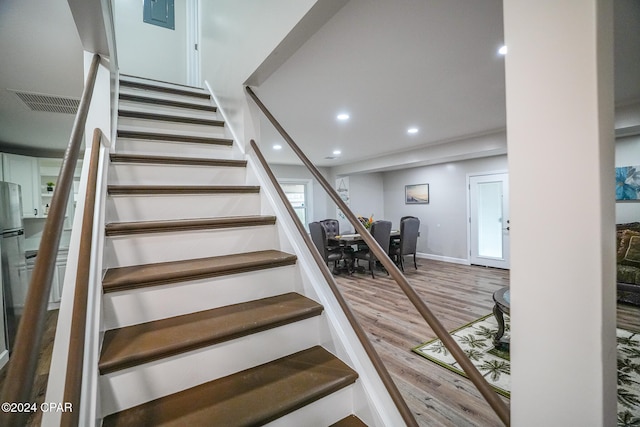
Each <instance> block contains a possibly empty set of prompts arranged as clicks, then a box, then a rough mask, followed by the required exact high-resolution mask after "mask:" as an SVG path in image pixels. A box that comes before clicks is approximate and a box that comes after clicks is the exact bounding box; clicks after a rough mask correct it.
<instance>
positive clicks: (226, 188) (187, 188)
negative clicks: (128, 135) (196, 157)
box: [107, 185, 260, 196]
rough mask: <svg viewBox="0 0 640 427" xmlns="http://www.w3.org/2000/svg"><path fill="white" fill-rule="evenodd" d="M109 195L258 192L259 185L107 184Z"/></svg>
mask: <svg viewBox="0 0 640 427" xmlns="http://www.w3.org/2000/svg"><path fill="white" fill-rule="evenodd" d="M107 192H108V193H109V194H110V195H112V196H113V195H136V194H145V195H153V194H238V193H259V192H260V186H259V185H109V186H107Z"/></svg>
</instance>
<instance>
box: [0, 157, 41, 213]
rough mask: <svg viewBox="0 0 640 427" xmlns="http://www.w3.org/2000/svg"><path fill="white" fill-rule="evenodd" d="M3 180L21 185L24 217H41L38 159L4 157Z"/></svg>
mask: <svg viewBox="0 0 640 427" xmlns="http://www.w3.org/2000/svg"><path fill="white" fill-rule="evenodd" d="M2 169H3V170H2V173H3V180H4V181H7V182H14V183H16V184H19V185H20V190H21V193H22V216H23V217H27V218H29V217H30V218H33V217H41V216H42V215H43V212H42V209H41V208H40V180H39V171H38V159H37V158H35V157H29V156H21V155H18V154H7V153H4V154H3V155H2Z"/></svg>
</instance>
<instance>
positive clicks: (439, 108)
mask: <svg viewBox="0 0 640 427" xmlns="http://www.w3.org/2000/svg"><path fill="white" fill-rule="evenodd" d="M615 5H616V17H617V18H616V21H617V25H616V52H615V53H616V102H617V103H624V102H628V101H632V100H633V101H639V100H640V43H638V40H639V39H638V31H639V30H640V2H639V1H637V0H616V2H615ZM502 44H503V23H502V1H501V0H483V1H468V0H429V1H425V0H394V1H393V2H392V1H375V2H372V1H370V0H350V1H349V2H348V3H347V4H346V5H345V6H344V7H343V8H342V9H341V10H339V11H338V12H337V13H336V15H335V16H334V17H333V18H332V19H331V20H330V21H329V22H328V23H327V24H325V25H324V26H323V27H322V28H321V29H320V30H319V31H318V32H317V33H316V34H315V35H314V36H313V37H312V38H311V39H310V40H309V41H308V42H306V43H305V44H304V45H303V46H302V47H301V48H300V49H299V50H298V51H297V52H296V53H295V54H294V55H293V56H292V57H291V58H290V59H289V60H288V61H286V62H285V63H284V64H283V65H282V66H281V67H280V68H279V69H278V70H277V71H276V72H275V73H273V74H272V75H271V76H270V77H269V78H267V79H266V80H265V81H264V82H263V83H262V84H261V85H260V86H259V87H258V88H257V89H256V92H257V93H258V96H259V97H260V98H261V100H262V101H263V102H264V103H265V104H266V105H267V107H268V108H269V109H270V110H271V112H272V113H273V115H274V116H275V117H276V118H277V119H278V120H279V121H280V122H281V124H282V125H283V126H284V128H285V129H286V130H287V132H288V133H289V134H290V135H291V136H292V138H293V139H294V140H295V141H296V142H297V143H298V145H300V146H301V148H302V149H303V151H304V152H305V153H306V154H307V155H308V156H309V157H310V158H311V160H312V161H313V162H314V163H315V164H317V165H320V166H337V165H344V164H348V163H352V162H355V161H361V160H362V159H363V158H376V157H381V156H388V155H389V154H391V153H394V152H399V151H407V150H412V149H415V148H418V147H424V146H428V145H434V144H440V143H443V142H447V141H452V140H460V139H466V138H468V137H472V136H477V135H484V134H490V133H496V132H497V133H499V132H500V131H501V130H503V129H504V128H505V126H506V116H505V76H504V57H503V56H501V55H499V54H498V53H497V50H498V48H499V47H500V46H501V45H502ZM343 111H345V112H348V113H349V114H350V115H351V119H350V120H349V121H348V122H339V121H337V120H336V115H337V114H338V113H340V112H343ZM410 126H416V127H418V128H419V132H418V133H417V134H414V135H409V134H407V132H406V131H407V128H409V127H410ZM261 140H262V145H263V150H264V151H266V155H267V157H268V158H269V160H270V161H271V162H274V163H299V161H298V160H297V159H296V158H295V157H294V155H293V154H292V153H291V152H290V151H288V149H286V148H285V149H283V150H280V151H274V150H273V149H272V148H271V146H272V145H273V144H281V145H283V146H286V144H284V143H282V141H283V140H282V138H281V137H280V136H279V135H278V134H277V133H276V132H275V131H274V130H273V128H272V127H271V125H270V124H268V122H267V121H266V120H265V119H264V118H263V119H262V122H261ZM335 149H338V150H341V151H342V154H340V155H339V156H337V158H336V159H333V160H328V159H326V157H328V156H332V152H333V150H335Z"/></svg>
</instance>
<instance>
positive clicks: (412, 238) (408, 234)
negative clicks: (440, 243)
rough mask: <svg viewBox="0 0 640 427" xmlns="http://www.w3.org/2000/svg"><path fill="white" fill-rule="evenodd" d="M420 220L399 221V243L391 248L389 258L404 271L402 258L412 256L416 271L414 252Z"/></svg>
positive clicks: (410, 218) (405, 219)
mask: <svg viewBox="0 0 640 427" xmlns="http://www.w3.org/2000/svg"><path fill="white" fill-rule="evenodd" d="M419 230H420V220H419V219H418V218H416V217H412V216H409V217H403V218H402V219H401V220H400V242H399V243H398V244H397V245H393V246H391V249H390V250H389V256H391V257H392V258H395V259H396V264H397V265H399V266H400V269H401V270H402V271H404V257H405V256H406V255H412V254H413V266H414V267H415V268H416V270H417V269H418V264H417V263H416V252H417V246H418V233H419Z"/></svg>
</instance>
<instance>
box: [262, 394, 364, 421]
mask: <svg viewBox="0 0 640 427" xmlns="http://www.w3.org/2000/svg"><path fill="white" fill-rule="evenodd" d="M354 393H355V390H354V385H350V386H348V387H345V388H342V389H340V390H338V391H336V392H334V393H331V394H330V395H328V396H326V397H323V398H322V399H319V400H316V401H315V402H313V403H310V404H309V405H306V406H303V407H302V408H300V409H298V410H297V411H294V412H292V413H290V414H287V415H285V416H284V417H280V418H278V419H276V420H274V421H272V422H270V423H268V424H265V427H300V426H330V425H333V424H335V423H337V422H338V421H340V420H341V419H343V418H345V417H347V416H349V415H351V414H353V413H354V410H353V396H354Z"/></svg>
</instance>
